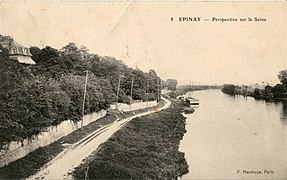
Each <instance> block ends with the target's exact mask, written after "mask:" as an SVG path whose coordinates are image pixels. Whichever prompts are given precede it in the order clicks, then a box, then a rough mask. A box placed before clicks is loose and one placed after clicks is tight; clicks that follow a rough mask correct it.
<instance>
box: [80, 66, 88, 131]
mask: <svg viewBox="0 0 287 180" xmlns="http://www.w3.org/2000/svg"><path fill="white" fill-rule="evenodd" d="M85 72H86V80H85V89H84V98H83V107H82V122H81V128H82V127H83V123H84V114H85V101H86V93H87V85H88V75H89V71H85Z"/></svg>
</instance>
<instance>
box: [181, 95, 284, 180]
mask: <svg viewBox="0 0 287 180" xmlns="http://www.w3.org/2000/svg"><path fill="white" fill-rule="evenodd" d="M192 97H194V98H196V99H199V102H200V104H199V106H198V107H196V108H197V109H196V110H195V112H194V113H193V114H189V115H187V120H186V129H187V133H186V134H185V135H184V138H183V140H182V141H181V144H180V151H182V152H184V153H185V158H186V159H187V162H188V164H189V171H190V173H189V174H187V175H185V176H183V179H286V177H287V153H286V152H287V102H278V103H274V102H265V101H258V100H255V99H254V98H251V97H247V98H246V97H243V96H228V95H226V94H223V93H222V92H220V91H217V90H209V91H201V92H194V93H193V95H192ZM238 170H240V171H243V170H247V171H248V170H249V171H252V170H256V171H260V170H262V171H264V170H273V171H274V172H275V174H268V175H267V174H263V175H254V174H253V175H252V174H251V175H250V174H249V175H247V174H240V173H237V172H238Z"/></svg>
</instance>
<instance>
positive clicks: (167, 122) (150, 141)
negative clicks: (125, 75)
mask: <svg viewBox="0 0 287 180" xmlns="http://www.w3.org/2000/svg"><path fill="white" fill-rule="evenodd" d="M181 109H182V105H180V104H179V103H175V102H173V103H172V106H171V108H168V109H165V110H163V111H161V112H157V113H153V114H150V115H147V116H143V117H139V118H135V119H133V120H132V121H130V122H129V123H128V124H126V125H125V126H124V127H123V128H122V129H120V130H119V131H117V132H116V133H115V134H114V135H113V136H112V137H111V138H110V139H109V140H108V141H107V142H105V143H103V144H102V145H101V148H99V150H98V151H95V152H94V153H93V154H92V155H91V156H90V157H89V158H87V160H86V161H85V163H83V164H82V165H80V166H79V167H77V168H76V169H75V171H74V173H73V176H74V178H76V179H84V178H85V173H86V172H87V168H89V169H88V173H87V175H88V178H90V179H112V178H113V179H114V178H117V179H119V178H120V179H122V178H123V179H127V178H128V179H130V178H133V179H175V178H176V177H178V176H182V175H183V174H186V173H187V172H188V165H187V162H186V160H185V158H184V153H182V152H179V151H178V149H179V143H180V140H181V139H182V138H183V135H184V133H185V132H186V130H185V118H184V117H183V116H182V114H181Z"/></svg>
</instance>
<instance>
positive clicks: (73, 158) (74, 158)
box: [28, 99, 171, 179]
mask: <svg viewBox="0 0 287 180" xmlns="http://www.w3.org/2000/svg"><path fill="white" fill-rule="evenodd" d="M164 100H165V101H166V103H165V105H164V106H163V107H161V108H159V109H157V110H152V111H147V112H144V113H140V114H136V115H133V116H131V117H128V118H125V119H120V120H117V121H115V122H114V123H112V124H109V125H106V126H103V127H101V128H100V129H98V130H96V131H95V132H93V133H92V134H90V135H89V136H87V137H85V138H83V139H82V140H80V141H78V142H77V143H75V144H72V145H67V148H66V149H65V150H64V151H63V152H62V153H60V154H59V155H58V156H56V157H55V158H54V159H53V160H51V161H50V162H49V163H47V164H46V165H45V166H44V167H43V168H42V170H40V171H39V172H38V173H37V174H35V175H33V176H31V177H29V178H28V179H71V178H72V177H71V173H72V172H73V170H74V168H75V167H77V166H79V165H80V164H81V162H82V161H83V160H84V159H85V158H87V157H88V156H89V155H90V154H92V152H93V151H95V150H96V149H97V148H98V147H99V146H100V145H101V144H102V143H104V142H105V141H107V140H108V139H109V138H110V137H111V136H112V135H113V134H114V133H115V132H116V131H117V130H119V129H120V128H121V127H122V126H123V125H124V124H126V123H127V122H129V121H130V120H132V119H134V118H136V117H140V116H144V115H148V114H151V113H155V112H157V111H161V110H163V109H166V108H168V107H169V106H170V104H171V102H170V101H169V100H167V99H164Z"/></svg>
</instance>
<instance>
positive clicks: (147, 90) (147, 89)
mask: <svg viewBox="0 0 287 180" xmlns="http://www.w3.org/2000/svg"><path fill="white" fill-rule="evenodd" d="M148 92H149V79H148V80H147V88H146V105H147V106H148Z"/></svg>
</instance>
